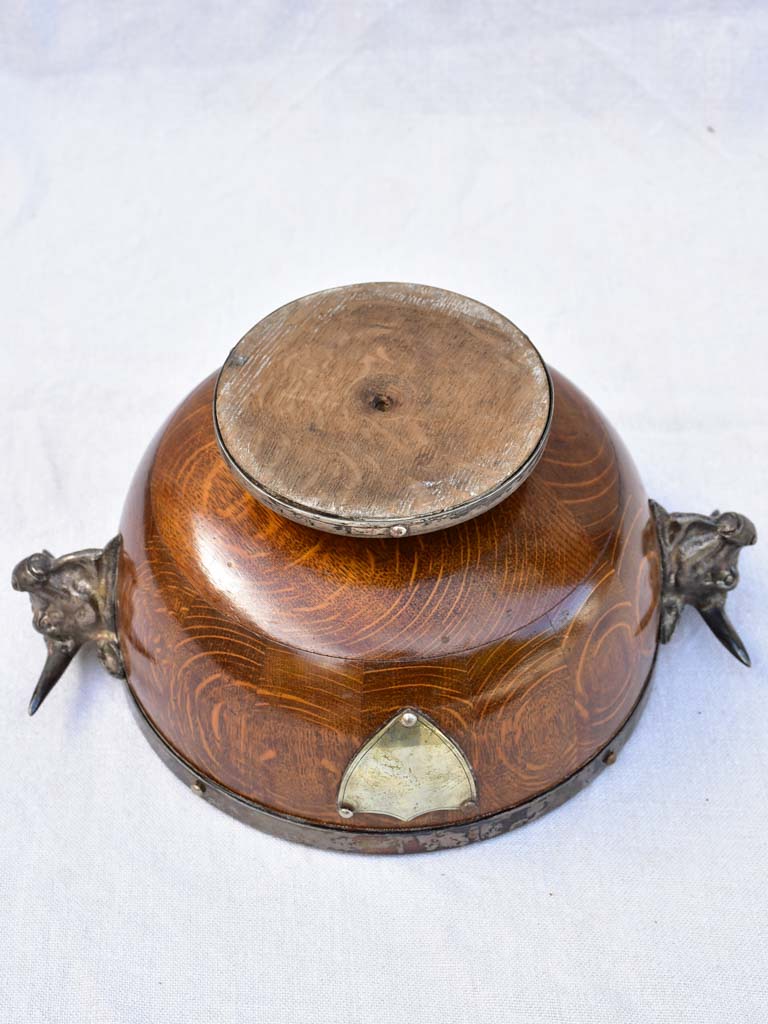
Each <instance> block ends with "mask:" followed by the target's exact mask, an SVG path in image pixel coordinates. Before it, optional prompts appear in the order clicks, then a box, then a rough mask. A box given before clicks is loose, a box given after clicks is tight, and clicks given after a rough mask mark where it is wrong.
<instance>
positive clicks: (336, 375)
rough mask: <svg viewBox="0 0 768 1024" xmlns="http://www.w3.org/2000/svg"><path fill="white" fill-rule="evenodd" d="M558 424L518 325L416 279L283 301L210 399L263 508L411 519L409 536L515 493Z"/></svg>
mask: <svg viewBox="0 0 768 1024" xmlns="http://www.w3.org/2000/svg"><path fill="white" fill-rule="evenodd" d="M549 414H550V392H549V381H548V379H547V372H546V368H545V366H544V364H543V362H542V360H541V357H540V356H539V354H538V352H537V351H536V350H535V348H534V347H533V345H532V344H531V343H530V341H529V340H528V338H526V336H525V335H524V334H523V333H522V331H520V330H518V328H517V327H515V326H514V324H512V323H510V322H509V321H508V320H507V319H506V318H505V317H503V316H501V314H499V313H496V312H495V311H494V310H492V309H489V308H488V307H487V306H484V305H482V304H481V303H479V302H475V301H474V300H472V299H468V298H465V297H464V296H461V295H456V294H454V293H453V292H447V291H443V290H442V289H439V288H429V287H426V286H423V285H407V284H365V285H352V286H348V287H344V288H334V289H330V290H329V291H324V292H318V293H316V294H314V295H308V296H305V297H304V298H301V299H297V300H296V301H295V302H291V303H289V304H288V305H287V306H284V307H282V308H281V309H278V310H277V311H276V312H274V313H272V314H270V315H269V316H268V317H266V318H265V319H264V320H262V321H261V322H260V323H258V324H257V325H256V326H255V327H254V328H253V329H252V330H251V331H249V332H248V334H246V335H245V337H244V338H243V339H242V340H241V341H240V342H239V344H238V345H237V346H236V347H235V349H234V350H233V351H232V353H231V355H230V357H229V359H228V360H227V362H226V363H225V365H224V367H223V369H222V372H221V376H220V379H219V382H218V386H217V393H216V420H217V423H218V428H219V431H220V435H221V440H222V444H223V448H224V450H225V452H226V453H228V455H229V456H230V457H231V459H232V461H233V463H234V464H235V466H236V467H237V469H238V470H239V472H241V473H242V474H243V477H244V479H245V480H246V482H250V483H251V484H253V485H254V487H255V488H257V489H258V491H257V493H258V495H259V496H261V497H262V498H263V499H264V500H266V501H267V502H269V501H270V500H274V501H275V502H277V501H279V502H281V503H283V505H284V506H285V509H287V510H288V512H289V514H290V512H291V511H293V513H294V514H295V515H298V516H299V517H300V516H301V514H302V512H303V511H306V510H308V511H310V512H313V513H322V514H323V515H325V516H329V517H337V518H339V517H340V518H342V519H345V520H354V521H360V522H371V521H372V522H376V523H382V524H386V523H389V522H392V521H399V522H402V521H408V520H410V523H409V524H408V530H409V532H416V531H415V530H414V528H413V524H414V523H415V521H416V520H419V521H420V522H421V524H422V526H421V527H420V530H421V529H422V528H423V523H424V520H425V519H427V518H428V517H430V516H432V515H435V514H438V513H440V514H442V515H445V514H446V513H447V511H449V510H456V509H458V508H460V507H461V506H463V505H466V504H467V503H468V502H473V501H476V500H478V499H480V498H482V497H483V496H486V495H490V494H493V495H495V496H497V497H496V500H500V499H501V498H502V497H503V496H505V495H506V494H507V493H510V492H511V490H512V489H513V486H514V482H516V481H514V480H513V478H514V477H515V475H516V474H518V473H520V471H521V470H522V469H523V468H524V467H526V465H527V464H528V463H529V460H531V459H532V456H533V455H534V453H535V452H536V451H537V447H538V446H539V442H540V441H541V439H542V436H543V434H544V432H545V429H546V427H547V425H548V423H549ZM529 468H530V467H529ZM278 511H280V508H279V507H278ZM455 518H456V517H455V516H454V519H455ZM383 532H384V533H386V532H387V531H386V529H384V530H383Z"/></svg>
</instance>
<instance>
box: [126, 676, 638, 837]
mask: <svg viewBox="0 0 768 1024" xmlns="http://www.w3.org/2000/svg"><path fill="white" fill-rule="evenodd" d="M652 672H653V668H651V672H649V674H648V678H647V680H646V682H645V686H644V688H643V691H642V693H641V694H640V697H639V699H638V702H637V704H636V705H635V707H634V708H633V709H632V711H631V713H630V715H629V718H628V719H627V720H626V722H625V723H624V725H623V726H622V727H621V729H619V731H618V732H617V733H616V735H615V736H614V737H613V738H612V739H611V741H610V742H609V743H607V744H606V745H605V746H604V747H603V748H602V750H600V751H598V753H597V754H596V755H595V756H594V757H593V758H592V760H591V761H587V763H586V764H585V765H584V766H583V767H581V768H579V770H578V771H576V772H574V774H573V775H570V776H569V777H568V778H567V779H565V780H564V781H563V782H561V783H560V784H559V785H557V786H554V787H553V788H552V789H549V790H547V792H546V793H541V794H540V795H539V796H537V797H534V798H533V799H532V800H528V801H527V802H526V803H523V804H518V806H517V807H510V808H508V809H507V810H504V811H500V812H498V813H497V814H491V815H489V816H487V817H484V818H481V817H475V818H471V819H470V820H468V821H464V822H462V823H461V824H458V825H437V826H434V825H432V826H422V827H421V828H420V827H419V826H418V825H417V826H412V827H409V828H402V827H401V828H381V829H376V828H354V827H352V826H351V825H348V824H342V823H341V822H339V826H338V827H337V828H332V827H330V826H328V825H318V824H316V823H314V822H311V821H306V820H305V819H303V818H298V817H294V816H292V815H289V814H279V813H277V812H276V811H271V810H269V809H268V808H266V807H261V806H260V805H259V804H256V803H254V802H253V801H251V800H246V799H245V798H244V797H241V796H239V795H238V794H237V793H233V792H232V790H230V789H227V788H225V787H224V786H220V785H219V784H218V783H217V782H214V781H213V779H209V778H206V779H205V782H204V783H203V785H204V789H203V790H202V791H200V795H201V796H202V799H203V800H205V801H206V802H207V803H209V804H212V805H213V806H214V807H218V809H219V810H221V811H224V812H225V813H226V814H229V815H231V816H232V817H233V818H237V820H238V821H242V822H244V823H245V824H246V825H251V826H253V827H254V828H258V829H261V831H262V832H266V833H267V834H268V835H272V836H279V837H280V838H281V839H289V840H291V842H295V843H304V844H306V845H307V846H315V847H318V848H319V849H322V850H341V851H344V852H346V853H386V854H396V853H429V852H430V851H435V850H450V849H453V848H455V847H457V846H466V845H467V844H468V843H476V842H479V841H480V840H483V839H492V838H493V837H494V836H501V835H504V833H506V832H509V831H511V830H512V829H515V828H519V827H520V826H521V825H525V824H527V823H528V822H530V821H535V820H536V819H537V818H540V817H541V816H542V815H544V814H547V813H548V812H549V811H552V810H554V809H555V808H556V807H559V806H560V805H561V804H563V803H565V801H566V800H568V799H570V797H572V796H574V795H575V794H576V793H578V792H580V790H582V789H584V787H585V786H587V785H588V784H589V783H590V782H591V781H592V780H593V779H594V778H596V777H597V776H598V775H599V774H600V773H601V772H602V771H604V769H605V768H606V766H608V765H611V764H613V763H614V761H615V760H616V755H617V754H618V753H619V752H620V751H621V748H622V747H623V746H624V744H625V743H626V741H627V740H628V739H629V737H630V735H631V734H632V731H633V730H634V728H635V726H636V725H637V722H638V720H639V718H640V715H641V714H642V711H643V708H644V707H645V705H646V702H647V700H648V694H649V693H650V689H651V674H652ZM126 693H127V694H128V698H129V703H130V707H131V710H132V712H133V714H134V717H135V718H136V721H137V722H138V724H139V727H140V729H141V731H142V733H143V734H144V736H145V737H146V739H147V741H148V743H149V744H150V746H151V747H152V749H153V750H154V751H155V753H156V754H157V755H158V757H159V758H160V759H161V760H162V761H163V763H164V764H165V765H167V767H168V768H170V769H171V771H172V772H173V773H174V775H175V776H176V777H177V778H179V779H181V781H182V782H184V783H186V785H187V786H190V787H192V784H193V783H194V782H195V781H196V780H200V774H199V771H198V769H196V768H193V767H192V766H191V765H190V764H188V763H187V762H186V761H185V760H184V759H183V758H181V757H179V755H178V754H177V753H176V751H175V750H174V749H173V748H172V747H170V746H169V745H168V744H167V743H166V741H165V740H164V739H163V737H162V736H161V735H160V733H159V732H158V731H157V730H156V729H155V727H154V726H153V725H152V723H151V722H150V720H149V719H148V718H147V716H146V715H145V714H144V712H143V711H142V709H141V706H140V705H139V704H138V702H137V701H136V698H135V697H134V695H133V693H132V692H131V690H130V688H129V687H126ZM351 816H352V815H351V814H350V815H346V816H345V815H342V817H347V818H349V817H351Z"/></svg>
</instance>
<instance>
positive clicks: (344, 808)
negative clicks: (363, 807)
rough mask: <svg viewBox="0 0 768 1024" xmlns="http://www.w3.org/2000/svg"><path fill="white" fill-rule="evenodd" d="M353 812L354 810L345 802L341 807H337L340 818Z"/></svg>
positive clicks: (346, 816)
mask: <svg viewBox="0 0 768 1024" xmlns="http://www.w3.org/2000/svg"><path fill="white" fill-rule="evenodd" d="M354 813H355V812H354V811H353V810H352V808H351V807H348V806H347V805H346V804H342V805H341V807H340V808H339V814H340V815H341V817H342V818H351V817H352V815H353V814H354Z"/></svg>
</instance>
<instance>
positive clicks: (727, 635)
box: [650, 501, 757, 666]
mask: <svg viewBox="0 0 768 1024" xmlns="http://www.w3.org/2000/svg"><path fill="white" fill-rule="evenodd" d="M650 504H651V510H652V511H653V514H654V517H655V519H656V529H657V532H658V536H659V545H660V547H661V557H662V571H663V577H662V580H663V582H662V591H663V592H662V607H661V623H660V627H659V639H660V640H661V642H662V643H663V644H665V643H667V642H668V641H669V639H670V638H671V636H672V634H673V633H674V631H675V626H677V623H678V620H679V618H680V614H681V612H682V610H683V608H684V607H685V605H687V604H691V605H693V606H694V608H696V610H697V611H698V612H699V614H700V615H701V617H702V618H703V619H704V621H705V622H706V624H707V625H708V626H709V628H710V629H711V630H712V632H713V633H714V634H715V636H716V637H717V639H718V640H719V641H720V643H721V644H723V646H724V647H725V648H726V649H727V650H728V651H730V652H731V654H732V655H733V656H734V657H735V658H738V659H739V661H741V662H742V663H743V664H744V665H747V666H748V665H749V664H750V660H749V654H748V653H747V650H746V648H745V646H744V644H743V643H742V641H741V637H740V636H739V634H738V633H737V632H736V630H735V629H734V627H733V625H732V624H731V622H730V620H729V619H728V616H727V615H726V614H725V601H726V598H727V597H728V594H729V593H730V591H731V590H733V588H734V587H735V586H736V584H737V583H738V582H739V572H738V569H737V567H736V563H737V562H738V559H739V554H740V553H741V549H742V548H743V547H746V546H747V545H750V544H754V543H755V541H756V540H757V531H756V530H755V527H754V524H753V523H752V522H751V520H749V519H747V517H746V516H742V515H739V514H738V513H736V512H718V511H715V512H713V513H712V515H711V516H705V515H699V514H698V513H695V512H667V511H666V509H664V508H662V506H661V505H659V504H658V502H655V501H652V502H651V503H650Z"/></svg>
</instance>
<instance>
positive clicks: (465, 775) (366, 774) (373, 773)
mask: <svg viewBox="0 0 768 1024" xmlns="http://www.w3.org/2000/svg"><path fill="white" fill-rule="evenodd" d="M476 798H477V789H476V787H475V779H474V775H473V773H472V769H471V767H470V765H469V762H468V761H467V759H466V757H465V756H464V754H463V753H462V751H461V750H460V749H459V747H458V746H457V745H456V744H455V743H454V742H453V740H451V739H449V737H448V736H446V735H445V733H444V732H443V731H442V730H441V729H440V728H439V727H438V726H437V725H436V724H435V723H434V722H433V721H431V720H430V719H429V718H427V716H426V715H424V714H423V713H422V712H421V711H418V710H416V709H414V708H404V709H403V710H402V711H398V713H397V714H396V715H395V716H394V717H393V718H391V719H390V720H389V721H388V722H387V723H386V725H384V726H383V727H382V728H381V729H379V731H378V732H377V733H376V734H375V735H374V736H372V737H371V738H370V739H369V740H368V742H367V743H365V744H364V745H363V746H362V747H361V748H360V750H359V751H358V752H357V754H355V756H354V757H353V758H352V760H351V761H350V762H349V765H348V766H347V769H346V771H345V772H344V776H343V778H342V780H341V785H340V786H339V795H338V808H339V814H340V815H341V817H343V818H348V817H351V814H381V815H384V816H386V817H388V818H397V820H398V821H411V820H413V818H418V817H420V816H421V815H422V814H429V813H430V812H431V811H452V810H455V809H456V808H459V807H462V806H464V805H465V804H466V803H468V802H471V801H474V800H476ZM350 812H351V813H350Z"/></svg>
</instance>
